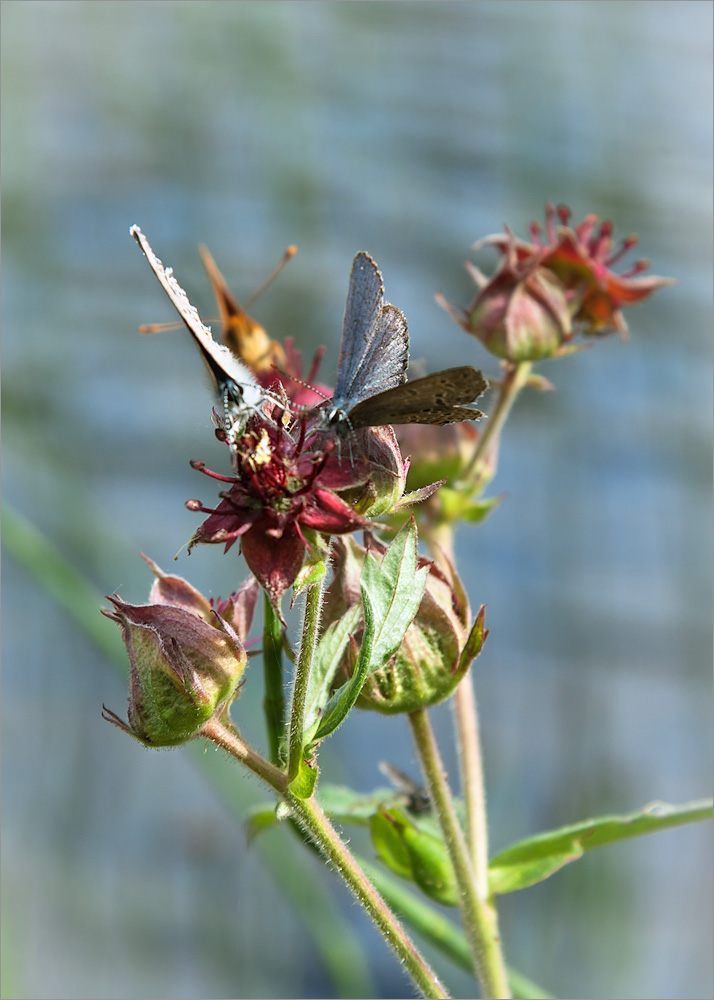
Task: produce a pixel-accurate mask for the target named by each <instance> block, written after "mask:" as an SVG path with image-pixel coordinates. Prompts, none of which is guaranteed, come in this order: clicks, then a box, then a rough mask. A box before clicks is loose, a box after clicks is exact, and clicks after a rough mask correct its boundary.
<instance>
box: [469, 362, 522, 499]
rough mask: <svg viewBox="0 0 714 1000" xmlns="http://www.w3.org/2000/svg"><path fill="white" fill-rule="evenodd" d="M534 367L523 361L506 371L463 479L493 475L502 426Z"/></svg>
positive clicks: (470, 479)
mask: <svg viewBox="0 0 714 1000" xmlns="http://www.w3.org/2000/svg"><path fill="white" fill-rule="evenodd" d="M532 367H533V363H532V362H531V361H521V362H519V363H518V364H515V365H511V367H510V368H509V369H508V371H507V372H506V375H505V378H504V379H503V383H502V384H501V390H500V393H499V396H498V400H497V402H496V408H495V409H494V411H493V413H491V414H489V418H488V420H487V421H486V422H485V423H484V428H483V432H482V434H481V435H480V436H479V439H478V443H477V445H476V449H475V451H474V453H473V455H472V456H471V461H470V462H469V464H468V465H467V467H466V469H465V470H464V472H463V473H462V475H461V477H460V478H461V480H462V481H464V482H466V483H469V482H471V481H472V480H474V479H476V478H477V477H478V476H479V475H482V474H484V473H489V478H491V477H492V475H493V470H492V469H491V468H490V467H491V465H492V464H493V463H494V462H495V456H496V454H497V450H498V439H499V436H500V433H501V428H502V427H503V425H504V423H505V422H506V417H507V416H508V414H509V413H510V411H511V407H512V406H513V404H514V402H515V401H516V397H517V396H518V393H519V392H520V391H521V389H522V388H523V386H524V385H525V384H526V382H527V381H528V376H529V375H530V373H531V369H532Z"/></svg>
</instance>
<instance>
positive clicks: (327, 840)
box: [198, 719, 449, 1000]
mask: <svg viewBox="0 0 714 1000" xmlns="http://www.w3.org/2000/svg"><path fill="white" fill-rule="evenodd" d="M198 735H199V736H202V737H205V738H206V739H210V740H212V741H213V742H214V743H216V744H217V745H218V746H220V747H222V749H224V750H225V751H226V752H227V753H229V754H231V756H233V757H235V758H236V759H237V760H239V761H240V762H241V763H243V764H245V765H246V767H249V768H250V770H251V771H253V773H254V774H257V775H258V776H259V777H261V778H262V779H263V780H264V781H266V782H267V783H268V784H269V785H270V786H271V787H272V788H273V789H274V790H275V791H276V792H278V793H279V794H280V795H281V796H282V797H283V800H284V801H285V802H286V803H287V804H288V805H289V807H290V809H291V812H292V814H293V816H294V818H295V819H296V820H297V822H298V823H299V824H300V826H301V827H302V828H303V829H304V830H305V832H306V833H307V834H308V836H309V837H310V839H311V840H312V841H313V842H314V843H315V844H316V845H317V847H318V849H319V850H320V853H321V854H322V855H323V857H324V858H326V859H327V860H328V861H329V862H330V863H331V864H332V865H333V867H334V868H336V869H337V871H338V872H339V873H340V875H341V876H342V878H343V879H344V881H345V882H346V883H347V886H348V887H349V888H350V889H351V890H352V892H353V893H354V895H355V896H356V897H357V899H358V901H359V902H360V903H361V904H362V906H363V907H364V908H365V910H366V911H367V913H368V914H369V916H370V917H371V918H372V920H373V921H374V923H375V924H376V925H377V927H378V928H379V930H380V931H381V932H382V934H383V935H384V937H385V939H386V941H387V943H388V944H389V946H390V947H391V948H392V950H393V951H394V952H395V954H396V955H397V958H398V959H399V960H400V962H401V963H402V964H403V965H404V967H405V968H406V970H407V972H408V973H409V975H410V976H411V977H412V979H413V980H414V982H415V983H416V985H417V986H418V987H419V989H420V991H421V993H422V995H423V996H424V997H427V998H428V1000H441V998H444V1000H448V996H449V994H448V993H447V992H446V990H445V989H444V987H443V986H442V984H441V983H440V982H439V980H438V978H437V977H436V975H435V973H434V972H433V971H432V969H431V968H430V967H429V965H428V964H427V963H426V961H425V960H424V959H423V958H422V956H421V955H420V953H419V951H418V950H417V948H416V946H415V945H414V943H413V942H412V940H411V938H410V937H409V936H408V934H407V933H406V931H405V930H404V928H403V927H402V925H401V924H400V922H399V921H398V919H397V917H396V916H395V915H394V913H392V911H391V910H390V909H389V907H388V906H387V904H386V903H385V902H384V900H383V899H382V897H381V896H380V894H379V893H378V892H377V890H376V889H375V888H374V886H373V885H372V883H371V882H370V880H369V879H368V878H367V876H366V875H365V873H364V872H363V871H362V869H361V868H360V866H359V865H358V864H357V862H356V861H355V859H354V857H353V856H352V854H351V853H350V851H349V849H348V848H347V846H346V844H345V843H344V842H343V841H342V840H341V838H340V836H339V834H338V833H337V831H336V830H335V828H334V827H333V825H332V824H331V823H330V821H329V819H328V818H327V816H325V814H324V813H323V811H322V809H321V808H320V807H319V806H318V804H317V802H316V801H315V800H314V799H300V798H298V797H297V796H295V795H292V794H291V792H290V791H289V789H288V779H287V775H286V774H285V772H283V771H280V770H278V768H276V767H274V766H273V765H272V764H270V763H269V762H268V761H267V760H263V758H261V757H260V755H259V754H257V753H256V752H255V751H254V750H253V749H252V748H251V747H249V746H248V744H246V743H245V742H244V740H242V739H241V737H240V736H238V734H237V733H236V732H235V730H234V729H232V728H231V727H229V726H226V725H225V724H224V723H222V722H220V721H219V720H217V719H211V720H210V721H209V722H207V723H206V724H205V726H203V728H202V730H201V732H200V733H199V734H198Z"/></svg>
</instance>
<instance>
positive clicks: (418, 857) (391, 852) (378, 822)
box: [369, 807, 459, 906]
mask: <svg viewBox="0 0 714 1000" xmlns="http://www.w3.org/2000/svg"><path fill="white" fill-rule="evenodd" d="M369 829H370V834H371V836H372V843H373V844H374V847H375V849H376V851H377V853H378V854H379V856H380V858H381V859H382V861H383V862H384V864H385V865H386V866H387V867H388V868H389V869H390V870H391V871H393V872H394V873H395V874H396V875H399V876H400V877H401V878H405V879H409V881H411V882H414V883H416V885H418V886H419V888H420V889H421V890H422V892H424V893H425V894H426V895H427V896H429V898H430V899H434V900H436V902H437V903H441V904H442V905H443V906H457V905H458V902H459V888H458V885H457V884H456V879H455V877H454V870H453V867H452V864H451V860H450V858H449V854H448V852H447V850H446V847H445V846H444V842H443V841H442V840H441V838H439V837H437V836H435V835H434V834H433V833H429V832H427V831H426V830H424V829H422V828H421V827H419V826H417V825H416V824H415V823H412V822H411V820H409V819H408V818H407V817H406V816H405V815H404V813H402V812H401V811H400V810H399V809H395V808H391V809H385V808H384V807H382V808H381V809H380V810H379V811H378V812H376V813H375V814H374V815H373V816H372V817H371V818H370V823H369Z"/></svg>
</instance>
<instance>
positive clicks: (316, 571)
mask: <svg viewBox="0 0 714 1000" xmlns="http://www.w3.org/2000/svg"><path fill="white" fill-rule="evenodd" d="M325 573H327V563H326V562H325V557H324V555H323V554H322V553H317V554H312V553H310V551H309V550H308V558H307V560H306V562H305V564H304V565H303V567H302V569H301V570H300V572H299V573H298V575H297V577H296V579H295V583H294V584H293V597H292V604H294V603H295V598H296V597H298V595H299V594H301V593H302V592H303V590H305V588H306V587H309V586H310V585H311V584H313V583H319V582H320V580H322V579H323V578H324V576H325Z"/></svg>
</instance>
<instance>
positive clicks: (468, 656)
mask: <svg viewBox="0 0 714 1000" xmlns="http://www.w3.org/2000/svg"><path fill="white" fill-rule="evenodd" d="M485 620H486V605H485V604H482V605H481V607H480V608H479V612H478V614H477V615H476V618H475V619H474V623H473V625H472V626H471V631H470V632H469V637H468V639H467V640H466V642H465V643H464V648H463V649H462V650H461V656H460V657H459V665H458V668H457V673H459V672H461V671H462V670H465V669H466V667H468V666H470V665H471V663H472V662H473V661H474V660H475V659H476V657H477V656H478V655H479V653H480V652H481V650H482V648H483V644H484V642H485V641H486V637H487V636H488V629H487V628H485V627H484V622H485Z"/></svg>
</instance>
